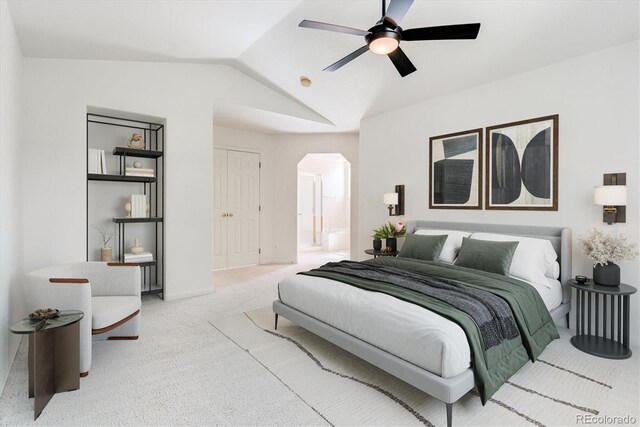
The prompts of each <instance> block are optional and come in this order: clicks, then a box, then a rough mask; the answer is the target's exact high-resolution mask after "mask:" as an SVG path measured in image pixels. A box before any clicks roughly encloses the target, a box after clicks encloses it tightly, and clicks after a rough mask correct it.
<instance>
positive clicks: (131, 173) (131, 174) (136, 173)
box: [124, 171, 155, 178]
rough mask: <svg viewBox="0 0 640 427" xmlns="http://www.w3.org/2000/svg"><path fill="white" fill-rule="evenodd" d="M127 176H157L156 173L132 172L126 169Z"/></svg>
mask: <svg viewBox="0 0 640 427" xmlns="http://www.w3.org/2000/svg"><path fill="white" fill-rule="evenodd" d="M124 174H125V175H126V176H146V177H149V178H155V175H154V174H153V173H146V172H145V173H140V172H130V171H126V172H125V173H124Z"/></svg>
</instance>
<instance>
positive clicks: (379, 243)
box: [371, 228, 385, 251]
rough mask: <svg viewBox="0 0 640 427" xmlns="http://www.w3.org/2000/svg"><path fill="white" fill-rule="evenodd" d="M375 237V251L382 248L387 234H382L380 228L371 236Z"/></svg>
mask: <svg viewBox="0 0 640 427" xmlns="http://www.w3.org/2000/svg"><path fill="white" fill-rule="evenodd" d="M371 237H372V238H373V250H374V251H381V250H382V239H384V238H385V236H383V235H382V232H381V231H380V229H379V228H377V229H375V230H373V235H372V236H371Z"/></svg>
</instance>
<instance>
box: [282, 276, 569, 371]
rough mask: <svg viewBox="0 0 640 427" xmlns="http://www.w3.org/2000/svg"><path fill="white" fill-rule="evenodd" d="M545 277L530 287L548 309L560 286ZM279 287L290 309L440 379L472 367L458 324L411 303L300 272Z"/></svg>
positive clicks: (557, 298) (556, 301) (558, 299)
mask: <svg viewBox="0 0 640 427" xmlns="http://www.w3.org/2000/svg"><path fill="white" fill-rule="evenodd" d="M549 280H550V283H549V285H550V288H548V287H545V286H541V285H535V284H532V286H534V288H536V289H537V290H538V292H539V293H540V295H541V297H542V299H543V301H544V303H545V305H546V307H547V308H548V309H549V310H552V309H553V308H555V307H557V306H558V305H560V303H561V302H562V286H561V285H560V282H559V281H557V280H552V279H549ZM554 282H555V283H554ZM278 289H279V295H280V301H282V302H283V303H284V304H286V305H288V306H289V307H292V308H295V309H296V310H298V311H301V312H303V313H305V314H307V315H309V316H311V317H313V318H315V319H317V320H320V321H322V322H324V323H326V324H328V325H331V326H333V327H334V328H337V329H339V330H341V331H343V332H346V333H348V334H350V335H352V336H354V337H356V338H358V339H360V340H362V341H365V342H366V343H368V344H371V345H373V346H376V347H378V348H380V349H382V350H385V351H387V352H389V353H391V354H393V355H394V356H396V357H399V358H401V359H403V360H406V361H407V362H409V363H413V364H414V365H416V366H419V367H420V368H422V369H425V370H427V371H429V372H431V373H434V374H436V375H439V376H441V377H443V378H451V377H454V376H456V375H459V374H461V373H462V372H464V371H465V370H466V369H468V368H469V367H470V366H471V350H470V348H469V344H468V343H467V337H466V335H465V333H464V331H463V330H462V328H461V327H460V326H458V325H457V324H456V323H454V322H452V321H450V320H447V319H445V318H444V317H442V316H440V315H438V314H436V313H433V312H431V311H429V310H425V309H424V308H422V307H420V306H417V305H415V304H411V303H408V302H405V301H402V300H399V299H397V298H394V297H392V296H390V295H386V294H382V293H379V292H371V291H367V290H364V289H359V288H356V287H354V286H350V285H347V284H344V283H342V282H337V281H334V280H329V279H324V278H320V277H313V276H304V275H296V276H292V277H289V278H287V279H285V280H283V281H281V282H280V283H279V286H278ZM554 304H555V305H554Z"/></svg>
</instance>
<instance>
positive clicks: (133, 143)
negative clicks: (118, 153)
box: [127, 133, 144, 150]
mask: <svg viewBox="0 0 640 427" xmlns="http://www.w3.org/2000/svg"><path fill="white" fill-rule="evenodd" d="M127 147H129V148H137V149H141V150H142V149H144V138H143V137H142V135H140V134H139V133H134V134H133V135H131V138H129V141H128V142H127Z"/></svg>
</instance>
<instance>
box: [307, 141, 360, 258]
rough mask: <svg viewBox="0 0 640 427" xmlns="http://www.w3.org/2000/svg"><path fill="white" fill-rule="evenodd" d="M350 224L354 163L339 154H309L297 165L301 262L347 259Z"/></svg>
mask: <svg viewBox="0 0 640 427" xmlns="http://www.w3.org/2000/svg"><path fill="white" fill-rule="evenodd" d="M350 222H351V163H349V161H348V160H347V159H345V158H344V156H342V154H338V153H311V154H307V155H306V156H305V157H304V158H303V159H302V160H301V161H300V162H299V163H298V224H297V225H298V260H299V262H306V261H310V262H313V261H323V260H327V261H335V260H340V259H348V258H349V250H350V239H351V232H350ZM301 258H302V261H300V259H301ZM319 258H322V259H319ZM311 259H313V261H312V260H311Z"/></svg>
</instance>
